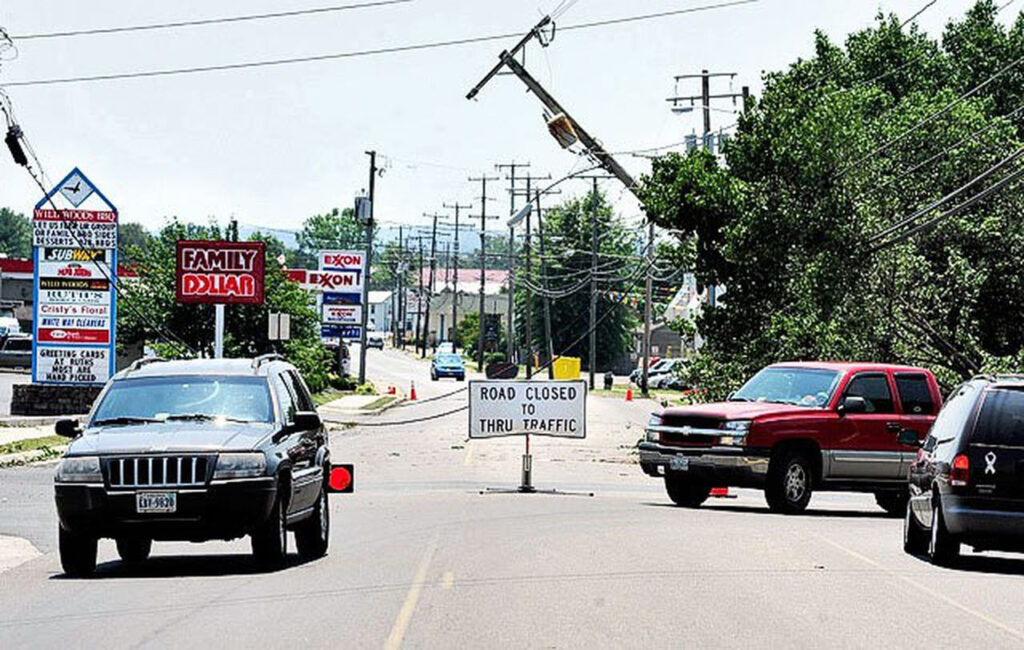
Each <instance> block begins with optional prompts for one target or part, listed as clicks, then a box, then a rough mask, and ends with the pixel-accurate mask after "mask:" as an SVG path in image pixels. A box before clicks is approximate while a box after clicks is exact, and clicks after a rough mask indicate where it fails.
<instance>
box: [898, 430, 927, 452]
mask: <svg viewBox="0 0 1024 650" xmlns="http://www.w3.org/2000/svg"><path fill="white" fill-rule="evenodd" d="M899 441H900V444H901V445H906V446H908V447H918V448H920V447H921V445H922V443H921V441H920V440H918V439H917V431H913V430H912V429H903V430H902V431H900V436H899Z"/></svg>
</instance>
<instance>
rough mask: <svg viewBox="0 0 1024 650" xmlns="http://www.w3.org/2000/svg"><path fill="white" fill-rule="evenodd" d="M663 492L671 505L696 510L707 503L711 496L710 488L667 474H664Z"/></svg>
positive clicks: (670, 473)
mask: <svg viewBox="0 0 1024 650" xmlns="http://www.w3.org/2000/svg"><path fill="white" fill-rule="evenodd" d="M665 490H666V491H667V492H668V498H670V499H672V503H674V504H676V505H677V506H682V507H684V508H696V507H698V506H700V504H702V503H704V502H705V501H707V499H708V496H710V494H711V486H710V485H703V484H701V483H694V482H693V481H691V480H689V479H687V478H684V477H682V476H679V475H677V474H674V473H672V472H667V473H666V474H665Z"/></svg>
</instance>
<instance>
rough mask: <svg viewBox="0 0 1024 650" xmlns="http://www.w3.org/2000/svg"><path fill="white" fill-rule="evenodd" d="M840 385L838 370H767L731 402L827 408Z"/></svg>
mask: <svg viewBox="0 0 1024 650" xmlns="http://www.w3.org/2000/svg"><path fill="white" fill-rule="evenodd" d="M838 384H839V373H838V372H836V371H835V370H819V369H815V368H765V369H764V370H762V371H761V372H759V373H757V374H756V375H754V376H753V378H751V379H750V381H748V382H747V383H746V384H744V385H743V388H741V389H739V390H738V391H736V392H735V393H734V394H733V396H732V397H731V398H730V399H732V400H737V401H741V402H777V403H780V404H794V405H798V406H807V407H811V408H824V406H825V405H826V404H828V401H829V399H831V397H832V393H833V391H835V389H836V386H837V385H838Z"/></svg>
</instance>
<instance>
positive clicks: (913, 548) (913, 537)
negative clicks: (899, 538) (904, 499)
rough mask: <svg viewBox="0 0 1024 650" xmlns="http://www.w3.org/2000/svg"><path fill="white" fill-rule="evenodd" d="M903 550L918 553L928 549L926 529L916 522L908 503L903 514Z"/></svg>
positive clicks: (913, 553) (912, 553)
mask: <svg viewBox="0 0 1024 650" xmlns="http://www.w3.org/2000/svg"><path fill="white" fill-rule="evenodd" d="M903 550H904V551H906V552H907V553H910V554H911V555H920V554H922V553H924V552H925V551H927V550H928V531H927V530H925V529H924V528H922V527H921V524H919V523H917V517H915V516H914V512H913V511H912V510H911V508H910V505H909V504H908V505H907V507H906V509H905V512H904V514H903Z"/></svg>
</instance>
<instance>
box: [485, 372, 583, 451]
mask: <svg viewBox="0 0 1024 650" xmlns="http://www.w3.org/2000/svg"><path fill="white" fill-rule="evenodd" d="M527 433H532V434H536V435H541V436H554V437H558V438H586V437H587V384H586V382H585V381H582V380H574V381H509V380H500V379H495V380H475V381H471V382H469V437H470V438H499V437H501V436H516V435H523V434H527Z"/></svg>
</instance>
